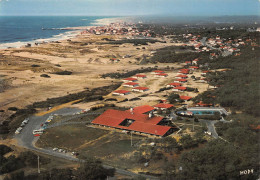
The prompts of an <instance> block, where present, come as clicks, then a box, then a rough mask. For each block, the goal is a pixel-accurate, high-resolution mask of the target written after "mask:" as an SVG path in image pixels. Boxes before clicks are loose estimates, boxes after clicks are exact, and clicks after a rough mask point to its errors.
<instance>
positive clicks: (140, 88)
mask: <svg viewBox="0 0 260 180" xmlns="http://www.w3.org/2000/svg"><path fill="white" fill-rule="evenodd" d="M133 89H139V90H147V89H149V88H148V87H135V88H133Z"/></svg>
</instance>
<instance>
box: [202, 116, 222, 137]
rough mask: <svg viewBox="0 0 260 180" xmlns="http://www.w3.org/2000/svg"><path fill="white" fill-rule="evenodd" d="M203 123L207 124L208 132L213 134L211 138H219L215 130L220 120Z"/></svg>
mask: <svg viewBox="0 0 260 180" xmlns="http://www.w3.org/2000/svg"><path fill="white" fill-rule="evenodd" d="M200 121H201V122H205V123H206V125H207V128H208V132H211V136H212V137H214V138H216V139H217V138H218V137H219V136H218V133H217V132H216V129H215V125H214V124H215V123H216V122H218V120H200Z"/></svg>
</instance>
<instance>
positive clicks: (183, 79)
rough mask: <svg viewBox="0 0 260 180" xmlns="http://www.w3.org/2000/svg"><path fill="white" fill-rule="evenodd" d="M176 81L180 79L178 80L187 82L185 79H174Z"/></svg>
mask: <svg viewBox="0 0 260 180" xmlns="http://www.w3.org/2000/svg"><path fill="white" fill-rule="evenodd" d="M176 81H180V82H187V81H188V80H187V79H176Z"/></svg>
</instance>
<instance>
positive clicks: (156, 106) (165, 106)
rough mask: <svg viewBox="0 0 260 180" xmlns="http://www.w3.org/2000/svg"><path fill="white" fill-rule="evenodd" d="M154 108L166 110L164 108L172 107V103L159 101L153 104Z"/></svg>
mask: <svg viewBox="0 0 260 180" xmlns="http://www.w3.org/2000/svg"><path fill="white" fill-rule="evenodd" d="M153 107H154V108H156V109H161V110H166V109H171V108H173V107H174V105H172V104H166V103H160V104H156V105H155V106H153Z"/></svg>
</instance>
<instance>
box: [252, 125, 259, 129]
mask: <svg viewBox="0 0 260 180" xmlns="http://www.w3.org/2000/svg"><path fill="white" fill-rule="evenodd" d="M250 127H251V128H252V129H255V130H259V129H260V125H250Z"/></svg>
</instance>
